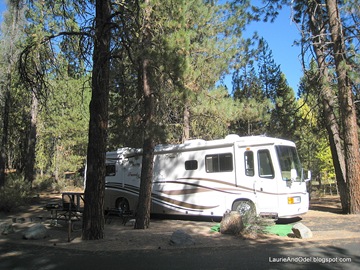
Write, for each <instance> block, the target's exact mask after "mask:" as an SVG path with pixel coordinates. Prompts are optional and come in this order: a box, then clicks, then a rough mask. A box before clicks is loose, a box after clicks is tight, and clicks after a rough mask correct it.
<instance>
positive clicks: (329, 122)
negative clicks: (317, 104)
mask: <svg viewBox="0 0 360 270" xmlns="http://www.w3.org/2000/svg"><path fill="white" fill-rule="evenodd" d="M315 9H316V10H319V9H317V8H315ZM308 15H309V21H310V31H311V33H312V36H313V48H314V51H315V55H316V60H317V63H318V67H319V81H318V83H319V85H320V92H319V96H320V98H321V100H322V104H323V117H324V119H325V126H326V130H327V133H328V137H329V142H330V149H331V154H332V160H333V164H334V168H335V173H336V181H337V184H338V187H339V192H340V200H341V206H342V209H343V211H344V212H347V211H348V208H349V198H348V190H347V185H346V168H345V157H344V151H343V147H342V139H341V136H340V134H341V132H340V126H339V123H338V120H337V117H336V112H335V104H334V100H336V96H335V94H334V93H333V91H332V89H331V87H330V85H331V82H330V78H329V75H328V74H329V70H328V67H327V65H326V44H327V39H326V36H327V35H326V33H325V29H326V28H325V27H324V22H323V17H322V14H319V13H317V12H316V11H315V10H311V9H310V10H309V14H308ZM319 25H322V27H318V26H319Z"/></svg>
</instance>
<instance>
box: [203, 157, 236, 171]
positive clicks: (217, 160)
mask: <svg viewBox="0 0 360 270" xmlns="http://www.w3.org/2000/svg"><path fill="white" fill-rule="evenodd" d="M205 166H206V172H208V173H212V172H231V171H232V170H233V159H232V154H230V153H228V154H216V155H208V156H206V157H205Z"/></svg>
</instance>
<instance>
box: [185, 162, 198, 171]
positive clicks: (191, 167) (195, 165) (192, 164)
mask: <svg viewBox="0 0 360 270" xmlns="http://www.w3.org/2000/svg"><path fill="white" fill-rule="evenodd" d="M197 168H198V162H197V160H187V161H185V170H188V171H189V170H197Z"/></svg>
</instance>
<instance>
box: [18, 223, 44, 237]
mask: <svg viewBox="0 0 360 270" xmlns="http://www.w3.org/2000/svg"><path fill="white" fill-rule="evenodd" d="M47 236H48V231H47V229H46V227H45V226H44V225H43V224H40V223H38V224H35V225H34V226H32V227H30V228H29V229H27V230H26V231H25V232H24V233H23V238H24V239H34V240H36V239H43V238H45V237H47Z"/></svg>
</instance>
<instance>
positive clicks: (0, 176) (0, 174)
mask: <svg viewBox="0 0 360 270" xmlns="http://www.w3.org/2000/svg"><path fill="white" fill-rule="evenodd" d="M10 87H11V75H10V74H8V76H7V83H6V85H5V88H6V89H5V102H4V112H3V125H2V126H3V130H2V137H1V146H0V187H2V186H4V185H5V181H6V177H5V169H6V152H7V148H6V146H7V143H8V132H9V131H8V129H9V113H10V98H11V94H10Z"/></svg>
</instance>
